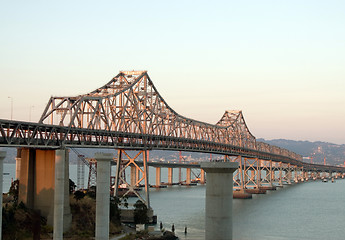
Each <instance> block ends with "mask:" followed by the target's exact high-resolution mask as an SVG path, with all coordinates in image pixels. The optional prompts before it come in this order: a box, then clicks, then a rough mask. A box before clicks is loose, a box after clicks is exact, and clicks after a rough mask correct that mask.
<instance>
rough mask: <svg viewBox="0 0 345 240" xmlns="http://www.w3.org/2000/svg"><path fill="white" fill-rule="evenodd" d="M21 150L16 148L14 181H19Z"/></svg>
mask: <svg viewBox="0 0 345 240" xmlns="http://www.w3.org/2000/svg"><path fill="white" fill-rule="evenodd" d="M21 150H22V149H21V148H18V150H17V157H16V179H17V180H19V176H20V162H21V160H22V158H21Z"/></svg>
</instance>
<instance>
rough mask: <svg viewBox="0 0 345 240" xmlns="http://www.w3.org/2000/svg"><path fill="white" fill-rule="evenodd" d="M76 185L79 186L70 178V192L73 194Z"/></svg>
mask: <svg viewBox="0 0 345 240" xmlns="http://www.w3.org/2000/svg"><path fill="white" fill-rule="evenodd" d="M76 187H77V185H75V183H74V182H73V181H72V180H71V179H70V180H69V194H72V193H73V192H74V189H75V188H76Z"/></svg>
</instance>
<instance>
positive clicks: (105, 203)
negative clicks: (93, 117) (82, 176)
mask: <svg viewBox="0 0 345 240" xmlns="http://www.w3.org/2000/svg"><path fill="white" fill-rule="evenodd" d="M112 158H113V156H112V154H111V153H96V154H95V159H96V161H97V182H96V184H97V185H96V238H95V239H96V240H108V239H109V215H110V211H109V210H110V161H111V159H112Z"/></svg>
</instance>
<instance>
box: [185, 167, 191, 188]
mask: <svg viewBox="0 0 345 240" xmlns="http://www.w3.org/2000/svg"><path fill="white" fill-rule="evenodd" d="M191 176H192V174H191V169H190V168H187V170H186V184H187V185H190V184H191Z"/></svg>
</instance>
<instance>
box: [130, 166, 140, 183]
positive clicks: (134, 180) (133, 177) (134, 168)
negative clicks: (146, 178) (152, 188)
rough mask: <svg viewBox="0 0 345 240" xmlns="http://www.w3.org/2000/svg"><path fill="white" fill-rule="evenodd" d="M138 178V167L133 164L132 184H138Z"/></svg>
mask: <svg viewBox="0 0 345 240" xmlns="http://www.w3.org/2000/svg"><path fill="white" fill-rule="evenodd" d="M137 180H138V178H137V168H136V166H134V165H131V185H132V186H136V182H137Z"/></svg>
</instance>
